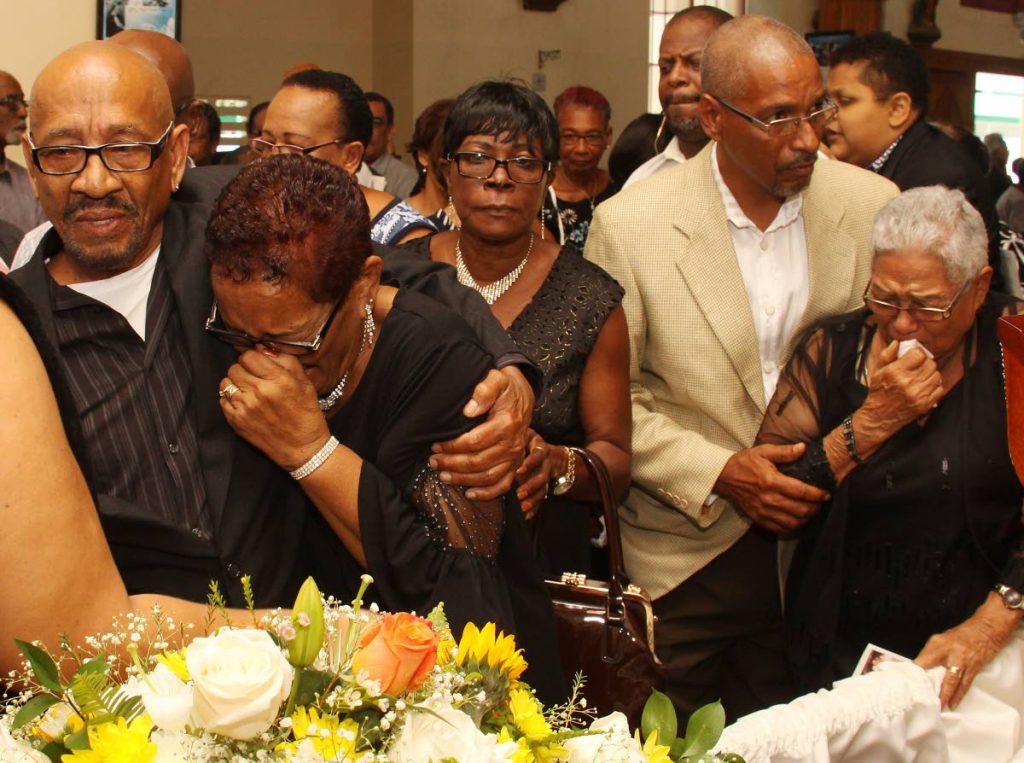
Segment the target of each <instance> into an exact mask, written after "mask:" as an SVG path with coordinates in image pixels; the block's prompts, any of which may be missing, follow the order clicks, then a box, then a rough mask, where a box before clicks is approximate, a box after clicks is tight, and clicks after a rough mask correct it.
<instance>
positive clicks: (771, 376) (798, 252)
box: [711, 146, 810, 403]
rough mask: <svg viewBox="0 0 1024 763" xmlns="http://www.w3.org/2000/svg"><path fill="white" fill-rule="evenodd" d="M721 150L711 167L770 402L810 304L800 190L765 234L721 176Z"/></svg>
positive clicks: (783, 206)
mask: <svg viewBox="0 0 1024 763" xmlns="http://www.w3.org/2000/svg"><path fill="white" fill-rule="evenodd" d="M717 148H718V147H717V146H716V147H715V148H714V149H712V153H711V168H712V170H713V171H714V174H715V182H716V183H717V184H718V190H719V192H720V193H721V194H722V203H723V204H725V214H726V217H727V218H728V219H729V232H730V233H731V234H732V243H733V248H734V249H735V250H736V259H737V260H738V261H739V266H740V273H742V275H743V284H744V286H746V289H747V299H748V300H749V301H750V312H751V315H752V316H753V319H754V330H755V332H756V333H757V346H758V351H759V352H760V355H761V381H762V382H763V384H764V399H765V402H766V403H767V402H768V401H769V400H771V398H772V395H773V394H774V393H775V385H776V384H778V381H779V372H780V370H781V369H780V367H779V364H780V361H781V359H782V353H783V351H784V350H785V348H786V345H787V344H788V343H789V340H790V338H791V337H792V336H793V330H794V329H795V328H796V324H797V321H799V320H800V316H802V315H803V313H804V308H806V307H807V294H808V291H809V278H810V275H809V271H808V266H807V234H806V232H805V231H804V215H803V196H802V195H801V194H796V195H794V196H790V197H789V198H788V199H786V201H785V202H784V203H783V205H782V207H781V208H780V209H779V213H778V214H777V215H776V216H775V219H774V220H772V222H771V224H770V225H769V226H768V227H767V228H766V229H765V230H764V231H763V232H762V231H761V230H760V229H759V228H758V227H757V226H756V225H754V223H753V222H751V220H750V218H749V217H747V216H746V214H744V212H743V210H742V209H741V208H740V205H739V202H737V201H736V197H735V196H733V195H732V191H730V190H729V187H728V186H727V185H726V184H725V181H724V180H722V173H721V172H720V171H719V169H718V153H717Z"/></svg>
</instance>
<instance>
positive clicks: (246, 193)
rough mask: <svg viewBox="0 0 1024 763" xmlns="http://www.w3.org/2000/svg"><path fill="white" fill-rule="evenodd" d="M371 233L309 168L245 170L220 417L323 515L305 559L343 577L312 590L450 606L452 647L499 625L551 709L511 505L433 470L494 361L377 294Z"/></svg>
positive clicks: (223, 295)
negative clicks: (231, 355) (433, 459)
mask: <svg viewBox="0 0 1024 763" xmlns="http://www.w3.org/2000/svg"><path fill="white" fill-rule="evenodd" d="M367 220H368V215H367V213H366V203H365V201H364V200H363V197H362V194H361V193H360V192H359V189H358V187H357V186H356V184H355V182H354V181H353V180H352V179H351V178H349V177H348V176H347V175H345V173H343V172H341V171H340V170H338V169H336V168H335V167H333V166H331V165H329V164H327V163H325V162H321V161H318V160H315V159H309V158H304V157H295V156H275V157H270V158H266V159H263V160H261V161H259V162H256V163H255V164H252V165H249V166H248V167H246V168H245V169H243V170H242V172H241V173H239V175H238V177H237V178H236V179H235V180H234V181H233V182H232V183H231V184H230V185H229V186H228V187H227V188H226V189H225V190H224V192H223V193H222V194H221V197H220V198H219V199H218V201H217V204H216V206H215V207H214V212H213V215H212V217H211V219H210V223H209V227H208V229H207V254H208V257H209V259H210V263H211V280H212V284H213V291H214V295H215V297H216V310H217V314H216V315H215V316H211V321H210V328H211V329H212V330H214V331H215V332H216V333H217V335H218V336H219V337H220V338H221V339H223V340H225V341H227V342H228V343H230V344H232V345H233V346H235V347H236V348H237V349H238V351H239V357H238V361H237V363H236V364H235V365H234V366H232V367H231V368H230V369H229V371H228V375H227V378H225V379H223V380H222V382H221V407H222V409H223V411H224V415H225V417H226V418H227V421H228V423H229V424H230V425H231V427H232V428H233V429H234V430H235V431H236V432H237V433H238V434H239V435H240V436H241V437H242V438H243V439H244V440H246V441H247V442H248V443H249V444H250V445H252V446H254V447H256V448H258V449H259V450H260V451H262V452H263V453H264V454H266V455H267V456H268V457H269V458H270V459H272V460H273V461H274V462H275V463H276V464H278V465H279V466H280V467H281V468H283V469H286V470H289V471H290V472H291V474H292V477H294V478H295V479H296V480H298V481H299V484H300V485H301V486H302V488H303V489H304V490H305V492H306V495H307V496H308V497H309V498H310V500H311V501H312V502H313V503H314V504H315V505H316V507H317V508H318V509H319V512H320V515H321V516H322V518H323V519H324V520H325V526H323V527H322V530H323V531H322V532H321V533H319V534H313V537H311V538H310V539H309V543H310V544H316V546H317V549H316V552H315V554H313V555H312V556H313V557H314V558H317V559H320V560H323V559H334V560H336V562H335V563H334V564H333V565H329V568H325V569H322V570H318V572H317V575H318V576H327V577H328V578H330V579H331V580H332V581H337V580H344V579H346V578H347V579H348V580H349V581H350V582H352V583H355V582H357V581H358V579H359V575H360V573H362V572H364V571H369V572H370V574H371V575H372V576H373V578H374V581H375V582H374V590H373V591H372V593H371V596H372V597H373V600H375V601H377V602H378V603H379V604H380V605H381V606H383V607H385V608H387V609H390V610H399V609H401V610H409V609H411V610H416V611H418V612H420V613H426V612H428V611H429V610H430V609H431V608H432V607H433V606H434V605H435V604H437V603H438V602H441V601H443V602H444V604H445V607H446V611H447V614H448V617H449V620H450V622H451V625H452V628H453V629H454V630H455V631H456V633H458V632H459V631H461V628H462V625H463V624H464V623H465V622H467V621H474V622H476V623H478V624H482V623H484V622H487V621H493V622H495V623H497V624H498V625H499V627H501V628H503V629H504V630H505V631H506V632H510V633H515V634H516V635H517V637H518V639H519V643H520V644H521V645H522V646H524V647H525V648H526V653H527V655H528V660H529V662H530V665H531V672H532V673H533V675H532V677H531V680H532V682H533V683H534V685H535V686H536V687H537V688H538V690H539V691H541V692H542V693H543V694H545V695H546V696H549V697H550V696H557V693H558V692H557V687H552V686H551V676H557V675H558V668H557V657H556V656H555V652H554V649H555V638H554V631H553V627H554V621H553V615H552V611H551V604H550V600H549V599H547V595H546V592H545V591H544V589H543V587H542V584H541V582H540V580H539V578H538V577H537V576H536V575H535V574H534V573H533V572H532V571H531V570H530V569H529V567H528V563H527V557H528V547H527V545H526V539H525V535H524V528H523V523H522V518H521V517H520V516H519V515H518V511H517V510H516V509H515V508H514V501H511V500H509V499H507V498H504V497H503V498H498V499H496V500H493V501H471V500H469V499H468V498H467V497H466V496H465V494H464V492H463V491H462V490H461V489H458V488H452V487H449V486H447V485H445V484H444V483H442V482H441V481H440V479H439V476H438V474H437V473H435V472H434V471H433V470H432V469H431V468H430V466H429V464H428V459H429V457H430V453H431V451H430V449H431V444H432V443H434V442H439V441H445V440H449V439H451V438H452V437H456V436H458V435H459V434H461V433H463V432H465V431H467V430H468V429H470V428H471V427H472V425H473V421H472V420H471V419H468V418H466V417H465V416H463V414H462V408H463V404H464V402H465V400H466V399H468V397H469V396H470V394H471V391H472V388H473V386H474V385H475V384H476V383H477V382H479V381H480V379H482V378H483V377H484V375H485V374H486V373H487V371H488V370H489V369H490V368H491V366H492V364H493V360H492V358H491V357H490V356H489V355H488V354H487V353H486V352H485V351H484V350H483V349H482V348H481V346H480V344H479V343H478V341H477V339H476V337H475V335H474V334H473V332H472V331H471V330H470V329H469V327H468V326H467V325H466V324H465V323H464V322H463V321H462V320H461V319H460V318H458V317H457V316H456V315H455V314H454V313H451V312H449V311H448V310H447V309H445V308H444V307H442V306H441V305H440V304H439V303H435V302H433V301H432V300H429V299H427V298H425V297H421V296H419V295H417V294H414V293H410V292H407V291H404V290H403V291H398V290H396V289H394V288H391V287H388V286H383V285H381V283H380V273H381V260H380V258H379V257H377V256H375V255H373V253H372V247H371V243H370V234H369V226H368V222H367ZM328 526H329V529H328ZM331 531H333V532H331ZM338 539H340V542H337V541H338ZM332 544H333V545H334V546H335V548H333V549H331V548H330V546H331V545H332ZM325 567H326V565H325ZM335 585H337V583H335ZM328 589H330V587H328ZM553 666H554V667H553ZM547 674H550V675H547Z"/></svg>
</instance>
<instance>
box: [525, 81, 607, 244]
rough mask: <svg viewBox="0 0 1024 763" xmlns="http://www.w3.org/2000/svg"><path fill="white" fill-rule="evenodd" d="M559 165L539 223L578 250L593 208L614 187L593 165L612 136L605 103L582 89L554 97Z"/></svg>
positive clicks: (585, 236) (603, 171)
mask: <svg viewBox="0 0 1024 763" xmlns="http://www.w3.org/2000/svg"><path fill="white" fill-rule="evenodd" d="M555 115H556V118H557V120H558V146H559V149H558V150H559V154H558V156H559V162H558V167H557V168H556V170H555V179H554V180H553V181H552V182H551V186H550V187H549V188H548V193H547V196H546V197H545V199H544V212H543V223H544V225H545V226H546V227H547V229H548V231H549V232H550V233H551V234H552V235H553V236H555V238H556V240H557V241H559V242H561V243H562V244H566V245H567V246H571V247H572V248H573V249H576V250H578V251H580V252H582V251H583V245H584V244H585V243H586V242H587V232H588V231H589V230H590V221H591V220H592V219H593V218H594V208H595V207H596V206H597V205H598V204H600V203H601V202H602V201H604V200H605V199H607V198H608V197H610V196H612V195H613V194H614V193H615V192H616V191H618V190H619V189H618V187H617V186H616V185H615V183H613V182H612V179H611V176H610V175H609V174H608V172H607V170H603V169H601V168H600V167H598V166H597V165H598V163H599V162H600V161H601V157H603V156H604V152H605V151H606V150H607V149H608V144H609V143H610V142H611V138H612V128H611V119H612V107H611V105H610V104H609V103H608V99H607V98H605V97H604V96H603V95H601V94H600V93H599V92H597V91H596V90H594V89H593V88H589V87H586V86H584V85H577V86H575V87H570V88H567V89H566V90H564V91H562V93H561V95H559V96H558V97H557V98H556V99H555Z"/></svg>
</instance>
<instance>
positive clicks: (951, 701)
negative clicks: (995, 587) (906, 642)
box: [914, 593, 1021, 708]
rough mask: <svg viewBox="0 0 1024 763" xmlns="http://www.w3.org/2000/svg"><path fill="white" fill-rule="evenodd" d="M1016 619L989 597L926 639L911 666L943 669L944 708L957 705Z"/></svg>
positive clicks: (1013, 612) (941, 694)
mask: <svg viewBox="0 0 1024 763" xmlns="http://www.w3.org/2000/svg"><path fill="white" fill-rule="evenodd" d="M1020 619H1021V612H1020V611H1019V610H1011V609H1008V608H1007V607H1006V606H1005V605H1004V604H1003V601H1002V599H1001V598H1000V597H999V595H998V594H996V593H990V594H989V595H988V598H987V599H985V603H984V604H982V605H981V606H980V607H978V609H977V610H976V611H975V613H974V614H973V615H971V616H970V617H969V618H968V619H967V620H965V621H964V622H962V623H961V624H960V625H958V626H956V627H955V628H950V629H949V630H948V631H944V632H942V633H936V634H935V635H934V636H932V637H931V638H930V639H928V643H927V644H925V646H924V649H922V650H921V653H920V654H919V655H917V659H915V660H914V662H915V663H917V664H918V665H920V666H921V667H922V668H931V667H934V666H935V665H942V666H944V667H945V668H946V675H945V677H944V678H943V679H942V687H941V689H940V690H939V698H940V700H941V701H942V706H943V707H944V708H945V707H949V708H955V707H956V706H957V705H959V704H960V700H962V699H963V698H964V695H965V694H966V693H967V690H968V689H970V688H971V683H972V682H973V681H974V678H975V676H977V675H978V672H979V671H980V670H981V669H982V668H984V667H985V666H986V665H987V664H988V663H989V662H990V661H991V660H992V658H993V657H995V656H996V654H998V653H999V650H1000V649H1002V648H1003V646H1005V645H1006V642H1007V641H1008V640H1009V638H1010V636H1011V634H1012V633H1013V631H1014V629H1015V628H1016V627H1017V624H1018V623H1019V622H1020Z"/></svg>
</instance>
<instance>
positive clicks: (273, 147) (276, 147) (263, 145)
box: [249, 138, 351, 156]
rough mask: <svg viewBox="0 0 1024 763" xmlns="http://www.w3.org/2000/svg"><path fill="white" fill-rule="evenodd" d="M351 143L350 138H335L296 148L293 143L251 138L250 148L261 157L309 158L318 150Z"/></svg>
mask: <svg viewBox="0 0 1024 763" xmlns="http://www.w3.org/2000/svg"><path fill="white" fill-rule="evenodd" d="M349 142H351V141H349V139H348V138H335V139H334V140H329V141H327V142H326V143H317V144H316V145H315V146H296V145H293V144H291V143H271V142H270V141H269V140H263V138H249V147H250V148H251V149H252V150H253V151H254V152H256V153H257V154H259V155H260V156H266V155H268V154H294V155H296V156H308V155H309V154H311V153H313V152H314V151H316V150H317V149H318V148H323V147H324V146H333V145H335V144H337V143H349Z"/></svg>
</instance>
